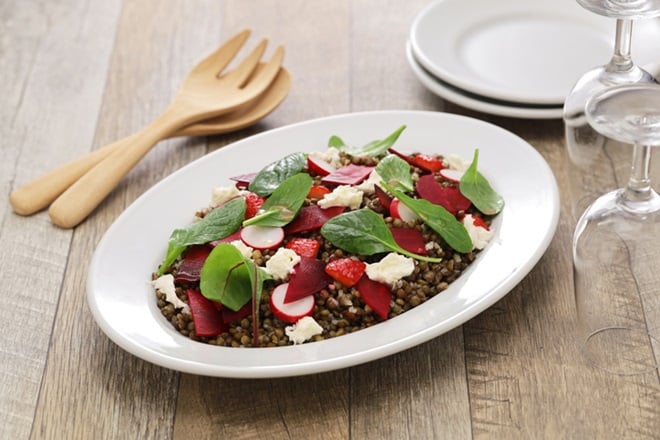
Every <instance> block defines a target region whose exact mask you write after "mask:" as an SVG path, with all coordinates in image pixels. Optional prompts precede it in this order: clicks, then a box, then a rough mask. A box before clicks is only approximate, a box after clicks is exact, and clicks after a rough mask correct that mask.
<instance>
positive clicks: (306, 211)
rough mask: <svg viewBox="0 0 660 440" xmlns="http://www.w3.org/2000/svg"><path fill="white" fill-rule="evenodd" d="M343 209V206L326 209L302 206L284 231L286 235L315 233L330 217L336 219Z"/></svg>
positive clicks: (315, 206)
mask: <svg viewBox="0 0 660 440" xmlns="http://www.w3.org/2000/svg"><path fill="white" fill-rule="evenodd" d="M344 209H345V208H344V207H343V206H332V207H330V208H326V209H323V208H321V207H320V206H318V205H310V206H304V207H303V208H302V209H300V212H299V213H298V216H297V217H296V218H295V219H294V220H293V221H292V222H291V223H289V224H288V225H286V228H285V229H284V231H285V232H286V234H287V235H292V234H297V233H300V232H308V231H315V230H317V229H320V228H321V226H323V225H324V224H325V222H327V221H328V220H330V219H331V218H332V217H336V216H338V215H339V214H341V213H342V212H344Z"/></svg>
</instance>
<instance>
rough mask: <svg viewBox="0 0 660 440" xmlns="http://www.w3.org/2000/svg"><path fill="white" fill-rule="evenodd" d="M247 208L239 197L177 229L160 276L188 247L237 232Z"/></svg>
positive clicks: (168, 247)
mask: <svg viewBox="0 0 660 440" xmlns="http://www.w3.org/2000/svg"><path fill="white" fill-rule="evenodd" d="M245 206H246V205H245V199H243V198H242V197H237V198H235V199H233V200H230V201H228V202H227V203H225V204H224V205H221V206H219V207H218V208H215V209H214V210H212V211H210V212H209V213H208V214H206V215H205V216H204V218H203V219H201V220H200V221H198V222H196V223H193V224H191V225H190V226H187V227H185V228H181V229H175V230H174V231H173V232H172V234H171V235H170V239H169V241H168V245H167V254H166V255H165V260H164V261H163V263H162V264H161V265H160V267H159V268H158V275H162V274H163V273H164V272H165V270H166V269H167V268H168V267H169V266H171V265H172V263H174V261H175V260H176V259H177V257H178V256H179V255H181V253H182V252H183V251H184V250H185V249H186V247H188V246H190V245H193V244H204V243H208V242H211V241H213V240H218V239H220V238H225V237H227V236H228V235H230V234H233V233H234V232H236V230H237V229H238V228H239V227H240V226H241V223H242V222H243V218H244V217H245Z"/></svg>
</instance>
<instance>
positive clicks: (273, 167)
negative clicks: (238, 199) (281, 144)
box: [248, 153, 307, 197]
mask: <svg viewBox="0 0 660 440" xmlns="http://www.w3.org/2000/svg"><path fill="white" fill-rule="evenodd" d="M306 161H307V156H305V154H304V153H291V154H289V155H288V156H285V157H283V158H282V159H280V160H277V161H275V162H273V163H271V164H269V165H267V166H266V167H265V168H263V169H262V170H261V171H259V172H258V173H257V175H256V176H254V179H252V181H251V182H250V185H249V186H248V189H249V190H250V191H252V192H253V193H255V194H258V195H260V196H261V197H267V196H269V195H271V194H272V193H273V191H275V190H276V189H277V187H278V186H280V184H281V183H282V182H284V181H285V180H286V179H288V178H289V177H291V176H295V175H296V174H298V173H299V172H300V171H301V170H302V169H303V168H304V167H305V164H306Z"/></svg>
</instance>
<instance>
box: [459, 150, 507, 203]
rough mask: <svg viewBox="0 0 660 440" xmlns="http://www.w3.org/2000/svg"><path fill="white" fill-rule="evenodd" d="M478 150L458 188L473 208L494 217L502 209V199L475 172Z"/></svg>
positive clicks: (484, 179)
mask: <svg viewBox="0 0 660 440" xmlns="http://www.w3.org/2000/svg"><path fill="white" fill-rule="evenodd" d="M478 161H479V150H478V149H477V150H475V151H474V159H472V163H471V164H470V166H469V167H468V169H467V170H466V171H465V173H463V177H461V181H460V183H459V186H458V188H459V189H460V191H461V194H463V195H464V196H465V197H467V198H468V199H470V201H471V202H472V203H473V204H474V206H475V207H476V208H477V209H478V210H479V211H481V212H483V213H484V214H487V215H495V214H497V213H498V212H500V211H501V210H502V208H504V199H503V198H502V196H500V195H499V194H498V193H497V192H495V190H494V189H493V188H492V187H491V186H490V183H488V180H486V178H485V177H484V176H482V175H481V173H480V172H479V171H477V162H478Z"/></svg>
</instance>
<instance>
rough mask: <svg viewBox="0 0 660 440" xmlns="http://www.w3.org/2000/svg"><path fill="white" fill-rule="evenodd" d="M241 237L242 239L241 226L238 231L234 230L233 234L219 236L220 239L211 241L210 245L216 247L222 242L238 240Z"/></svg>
mask: <svg viewBox="0 0 660 440" xmlns="http://www.w3.org/2000/svg"><path fill="white" fill-rule="evenodd" d="M240 239H241V228H239V229H238V231H236V232H234V233H233V234H230V235H228V236H226V237H225V238H219V239H218V240H215V241H212V242H210V243H209V246H211V247H212V248H214V247H216V246H217V245H219V244H220V243H231V242H232V241H236V240H240Z"/></svg>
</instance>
